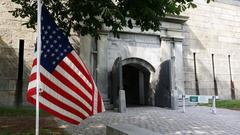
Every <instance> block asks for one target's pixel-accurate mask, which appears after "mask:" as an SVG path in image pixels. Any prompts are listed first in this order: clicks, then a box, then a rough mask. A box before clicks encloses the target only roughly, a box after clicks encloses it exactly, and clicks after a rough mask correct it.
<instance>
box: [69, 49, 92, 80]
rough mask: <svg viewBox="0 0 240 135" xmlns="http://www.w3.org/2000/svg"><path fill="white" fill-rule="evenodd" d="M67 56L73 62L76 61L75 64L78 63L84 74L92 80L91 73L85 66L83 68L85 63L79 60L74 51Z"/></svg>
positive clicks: (77, 65)
mask: <svg viewBox="0 0 240 135" xmlns="http://www.w3.org/2000/svg"><path fill="white" fill-rule="evenodd" d="M67 57H68V58H69V59H70V60H71V61H72V63H74V65H76V67H77V68H78V69H79V70H80V71H81V72H82V74H83V75H84V76H85V77H86V78H87V79H88V80H89V81H90V80H91V77H90V74H89V73H88V71H87V70H86V69H85V68H83V65H82V64H81V63H80V62H79V61H78V60H77V58H76V57H75V56H74V55H73V54H72V53H69V55H68V56H67Z"/></svg>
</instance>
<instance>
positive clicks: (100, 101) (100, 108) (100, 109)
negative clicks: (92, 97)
mask: <svg viewBox="0 0 240 135" xmlns="http://www.w3.org/2000/svg"><path fill="white" fill-rule="evenodd" d="M97 103H98V110H97V111H98V112H102V99H101V96H100V93H99V92H98V102H97Z"/></svg>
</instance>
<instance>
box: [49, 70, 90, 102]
mask: <svg viewBox="0 0 240 135" xmlns="http://www.w3.org/2000/svg"><path fill="white" fill-rule="evenodd" d="M52 75H53V76H55V77H56V78H57V79H58V80H59V81H61V82H62V83H63V84H64V85H66V86H67V87H68V88H70V89H71V90H73V91H74V92H75V93H76V94H78V95H79V96H81V97H82V98H83V99H84V100H85V101H86V102H87V103H89V104H90V105H91V104H92V101H91V99H89V98H88V97H87V96H86V95H85V94H84V93H83V92H82V90H80V89H79V88H77V87H76V86H75V85H73V84H72V83H71V82H70V81H69V80H68V79H66V78H65V77H64V76H63V75H61V74H60V73H59V72H58V71H56V70H54V71H53V72H52Z"/></svg>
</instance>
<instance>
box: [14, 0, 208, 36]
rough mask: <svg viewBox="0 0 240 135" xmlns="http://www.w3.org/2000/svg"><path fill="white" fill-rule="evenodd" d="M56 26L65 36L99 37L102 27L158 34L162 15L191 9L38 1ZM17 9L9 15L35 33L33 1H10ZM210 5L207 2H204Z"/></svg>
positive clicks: (143, 1)
mask: <svg viewBox="0 0 240 135" xmlns="http://www.w3.org/2000/svg"><path fill="white" fill-rule="evenodd" d="M42 1H43V3H44V5H45V6H46V7H47V8H48V10H50V13H51V15H52V16H53V17H54V18H55V21H56V23H57V24H58V25H59V27H60V28H61V29H62V30H63V31H64V32H65V34H66V35H69V34H70V30H71V29H74V30H75V31H78V32H80V34H81V35H86V34H90V35H91V36H95V37H99V31H100V30H101V29H102V28H103V26H104V25H105V26H107V27H110V28H111V32H113V34H114V35H115V36H118V31H121V30H122V29H123V27H128V28H133V26H134V25H136V26H139V27H140V28H141V30H142V31H147V30H150V29H151V30H153V31H159V30H160V25H161V23H160V21H161V20H162V19H163V18H164V17H165V16H166V15H168V14H169V15H179V14H180V13H181V12H183V11H185V10H186V9H188V8H195V7H196V5H195V4H194V3H193V0H115V1H113V0H42ZM12 2H15V3H17V4H19V5H21V7H20V8H15V10H13V11H10V12H11V13H12V15H13V16H14V17H21V18H28V21H27V22H26V23H24V25H26V26H27V27H28V28H33V29H35V26H36V20H37V12H36V9H37V2H36V0H12ZM207 2H210V0H207Z"/></svg>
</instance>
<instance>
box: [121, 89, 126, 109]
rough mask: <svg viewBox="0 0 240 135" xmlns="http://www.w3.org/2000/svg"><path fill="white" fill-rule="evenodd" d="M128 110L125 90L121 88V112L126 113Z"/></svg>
mask: <svg viewBox="0 0 240 135" xmlns="http://www.w3.org/2000/svg"><path fill="white" fill-rule="evenodd" d="M126 111H127V108H126V95H125V90H119V112H120V113H125V112H126Z"/></svg>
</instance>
